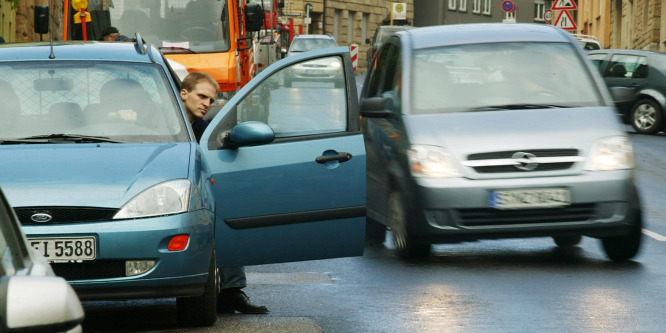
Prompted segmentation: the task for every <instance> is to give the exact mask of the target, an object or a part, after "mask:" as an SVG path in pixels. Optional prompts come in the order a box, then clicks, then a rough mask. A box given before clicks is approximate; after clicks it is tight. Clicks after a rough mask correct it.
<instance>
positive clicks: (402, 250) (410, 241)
mask: <svg viewBox="0 0 666 333" xmlns="http://www.w3.org/2000/svg"><path fill="white" fill-rule="evenodd" d="M387 214H388V216H387V219H388V226H389V227H390V228H391V231H392V235H393V243H394V244H395V250H396V253H397V254H398V257H400V258H403V259H410V258H424V257H427V256H428V255H430V244H429V243H426V242H422V241H418V240H415V239H414V237H413V236H412V235H410V234H409V231H408V230H407V223H408V214H409V213H408V211H407V203H406V202H405V199H404V198H403V196H402V194H400V192H398V191H392V192H391V193H390V194H389V198H388V212H387Z"/></svg>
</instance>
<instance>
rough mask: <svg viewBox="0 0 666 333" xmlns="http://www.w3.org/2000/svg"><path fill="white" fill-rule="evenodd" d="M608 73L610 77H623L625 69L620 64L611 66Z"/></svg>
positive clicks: (625, 73) (625, 72)
mask: <svg viewBox="0 0 666 333" xmlns="http://www.w3.org/2000/svg"><path fill="white" fill-rule="evenodd" d="M608 71H609V74H610V77H625V75H627V69H626V68H624V65H622V64H620V63H617V64H614V65H612V66H611V68H610V69H609V70H608Z"/></svg>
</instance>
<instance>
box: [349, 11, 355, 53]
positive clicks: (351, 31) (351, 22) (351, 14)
mask: <svg viewBox="0 0 666 333" xmlns="http://www.w3.org/2000/svg"><path fill="white" fill-rule="evenodd" d="M347 13H348V14H347V44H348V45H351V44H352V43H353V42H354V16H356V12H352V11H351V10H350V11H348V12H347Z"/></svg>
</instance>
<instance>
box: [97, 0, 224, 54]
mask: <svg viewBox="0 0 666 333" xmlns="http://www.w3.org/2000/svg"><path fill="white" fill-rule="evenodd" d="M88 2H89V4H88V7H87V9H88V11H91V12H102V11H108V15H109V17H108V19H109V24H110V25H112V26H114V27H116V28H117V29H118V31H120V34H121V35H126V36H129V37H134V35H135V33H137V32H139V33H140V34H141V37H142V38H143V39H145V40H146V42H148V43H150V44H153V45H156V46H157V47H159V48H160V49H162V50H163V52H164V53H184V52H186V53H189V52H194V53H207V52H224V51H228V50H229V47H230V45H231V43H230V41H229V18H228V17H229V14H228V10H227V7H226V1H219V0H179V1H170V0H155V1H136V0H124V1H113V2H111V1H107V0H89V1H88Z"/></svg>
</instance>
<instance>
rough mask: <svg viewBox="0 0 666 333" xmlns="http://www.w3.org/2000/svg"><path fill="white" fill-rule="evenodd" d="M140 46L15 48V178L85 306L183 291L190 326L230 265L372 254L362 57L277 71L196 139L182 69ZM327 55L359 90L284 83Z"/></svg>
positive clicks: (22, 213)
mask: <svg viewBox="0 0 666 333" xmlns="http://www.w3.org/2000/svg"><path fill="white" fill-rule="evenodd" d="M136 37H137V38H136V41H137V42H135V43H96V42H78V41H77V42H54V43H53V44H52V45H50V44H49V43H20V44H3V45H2V46H0V80H1V81H2V86H1V87H0V98H1V99H2V101H3V105H4V107H2V108H0V113H1V115H0V118H1V119H2V122H0V169H2V173H0V185H1V186H3V188H4V189H5V191H6V192H5V193H6V194H7V197H8V199H9V201H10V202H11V203H12V205H13V206H14V208H15V210H16V213H17V215H18V217H19V219H20V221H21V223H22V225H23V228H24V231H25V233H26V235H27V237H28V238H29V240H30V243H31V244H32V246H34V247H35V248H36V249H38V251H39V252H40V253H42V254H43V255H44V256H45V257H47V259H48V260H49V261H50V262H51V264H52V267H53V269H54V271H55V273H56V274H57V275H58V276H61V277H64V278H66V279H67V280H68V281H69V282H70V283H71V285H72V286H73V287H74V289H75V290H76V291H77V293H78V295H79V297H80V298H81V299H83V300H91V299H128V298H156V297H160V298H161V297H176V298H177V315H178V320H179V322H180V323H182V324H185V325H211V324H212V323H213V322H214V321H215V320H216V317H217V316H216V297H217V294H218V289H219V278H218V268H219V267H234V266H247V265H256V264H265V263H277V262H290V261H301V260H310V259H324V258H336V257H344V256H357V255H362V253H363V247H364V241H363V232H364V228H365V149H364V146H363V138H362V134H361V132H360V125H359V115H358V99H357V96H356V87H355V80H354V76H353V75H354V73H353V69H352V63H351V57H350V54H349V50H348V49H347V48H342V47H339V48H332V49H327V50H320V51H316V52H310V53H309V54H303V55H298V56H294V57H290V58H286V59H283V60H281V61H279V62H276V63H274V64H273V65H271V66H269V67H268V68H266V69H265V70H263V71H262V72H261V73H260V74H259V75H258V76H256V77H255V79H254V80H252V82H251V83H250V84H247V85H246V86H245V87H244V88H243V89H241V90H240V91H238V92H237V93H236V94H235V96H234V97H233V98H232V99H231V100H230V101H229V102H228V103H227V104H226V105H225V107H224V108H223V109H222V110H220V111H219V112H218V113H217V115H216V116H215V117H214V118H212V119H211V121H210V124H209V126H208V127H207V129H206V131H205V133H204V134H203V136H202V138H201V141H200V144H197V142H196V139H195V136H194V134H193V132H192V129H191V126H189V122H188V119H187V116H186V113H185V109H184V108H183V105H182V102H181V100H180V97H179V92H180V87H179V86H178V85H179V80H176V78H175V75H176V74H175V73H173V75H172V73H171V72H170V71H169V67H168V66H167V62H166V60H165V59H164V57H163V56H162V55H161V54H160V52H159V50H158V49H157V48H156V47H153V46H150V45H146V44H144V43H143V42H142V39H141V37H140V36H139V35H138V34H137V36H136ZM320 59H335V60H336V61H338V62H339V64H340V68H341V71H340V72H339V73H338V74H337V75H338V79H340V80H342V81H344V82H346V83H347V85H348V87H347V89H332V91H327V90H326V89H321V88H318V89H316V90H317V91H312V90H309V89H310V88H309V87H304V88H302V89H300V90H296V89H283V87H281V86H279V85H278V84H276V82H277V81H278V77H280V76H281V75H282V74H283V73H284V71H287V70H289V69H290V68H292V67H293V66H296V65H297V64H299V63H302V62H307V61H317V60H320ZM311 92H313V93H316V94H320V96H319V97H317V98H312V97H311V96H310V93H311ZM303 96H309V98H304V97H303ZM271 100H273V102H271ZM127 110H132V111H133V116H132V117H127V116H123V115H122V114H124V113H127ZM262 111H264V112H270V117H265V116H263V115H261V114H260V113H261V112H262ZM259 119H264V120H265V122H260V121H258V120H259ZM331 184H334V185H335V186H331ZM322 189H326V190H325V191H323V192H322Z"/></svg>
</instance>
